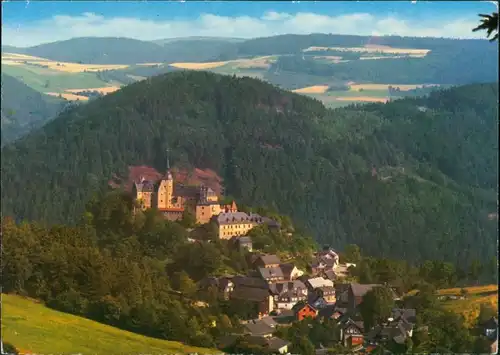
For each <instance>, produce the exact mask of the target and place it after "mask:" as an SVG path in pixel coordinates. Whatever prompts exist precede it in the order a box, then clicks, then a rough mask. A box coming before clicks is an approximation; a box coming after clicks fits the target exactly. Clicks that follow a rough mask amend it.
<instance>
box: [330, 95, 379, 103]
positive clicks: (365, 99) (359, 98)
mask: <svg viewBox="0 0 500 355" xmlns="http://www.w3.org/2000/svg"><path fill="white" fill-rule="evenodd" d="M335 100H337V101H362V102H387V98H385V97H371V96H346V97H336V98H335Z"/></svg>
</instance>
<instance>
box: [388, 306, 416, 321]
mask: <svg viewBox="0 0 500 355" xmlns="http://www.w3.org/2000/svg"><path fill="white" fill-rule="evenodd" d="M391 313H392V315H391V317H392V318H393V319H394V320H399V319H405V320H406V321H408V322H410V323H416V322H417V311H416V310H415V309H414V308H394V309H393V310H392V311H391Z"/></svg>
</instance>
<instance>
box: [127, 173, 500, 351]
mask: <svg viewBox="0 0 500 355" xmlns="http://www.w3.org/2000/svg"><path fill="white" fill-rule="evenodd" d="M133 191H134V193H135V198H136V200H137V201H138V205H139V206H140V208H141V209H142V210H147V209H150V208H156V209H157V210H158V211H159V212H160V213H161V214H162V215H163V217H164V218H165V219H167V220H171V221H178V220H181V219H182V218H183V216H184V215H185V213H186V212H190V213H192V214H193V216H194V218H195V223H196V225H197V226H200V225H206V224H208V223H212V224H214V225H215V226H216V230H217V237H218V239H220V240H224V241H226V242H228V244H227V245H228V246H230V247H231V248H234V249H235V250H240V251H241V252H243V253H245V255H246V258H247V263H248V265H249V266H250V271H249V272H248V273H247V274H245V275H224V276H220V277H214V276H212V277H207V278H205V279H203V280H201V281H199V282H198V284H197V287H198V293H199V294H202V293H207V292H210V291H212V292H215V293H216V294H217V297H219V298H220V299H222V300H226V301H241V302H243V303H245V304H247V305H248V304H250V305H252V306H253V308H254V309H255V310H256V312H255V316H256V317H255V318H254V319H244V320H241V323H242V326H243V334H242V333H237V334H236V333H235V334H232V335H226V336H224V337H222V338H221V339H219V341H218V348H219V349H228V348H231V346H232V345H233V344H234V343H235V342H236V341H237V340H238V339H240V340H241V338H242V336H243V337H244V340H245V343H246V344H249V345H254V346H257V347H259V348H260V349H266V350H267V351H269V352H270V353H280V354H287V353H289V350H290V349H289V348H290V345H291V344H290V342H289V341H287V340H284V339H281V338H279V337H278V336H276V335H275V334H276V332H277V330H278V329H279V328H280V327H289V326H290V325H292V324H293V323H294V322H300V321H303V320H305V319H315V320H318V321H320V322H328V321H333V322H335V324H336V325H337V328H336V329H338V334H337V335H336V338H337V339H338V342H339V344H340V345H341V346H343V347H344V349H349V350H350V351H353V352H357V353H369V352H371V351H373V350H374V349H375V348H377V346H379V345H380V344H387V343H389V342H392V343H393V344H400V345H405V344H406V342H407V341H408V339H411V337H412V335H413V332H414V331H415V328H416V326H417V311H416V310H415V309H413V308H404V307H401V308H398V307H394V308H393V309H392V311H391V315H390V316H389V317H387V319H386V320H385V321H382V322H379V323H378V324H374V325H373V326H372V327H370V329H365V322H364V320H363V317H362V315H361V312H360V306H361V304H362V302H363V297H364V296H365V295H366V294H367V293H368V292H370V291H371V290H373V289H375V288H377V287H384V288H386V289H387V288H389V289H390V291H391V297H392V300H393V301H394V304H395V305H398V303H399V304H402V303H401V302H399V301H400V300H401V299H402V296H403V295H400V294H398V292H397V290H396V288H392V287H390V285H387V284H360V283H358V282H356V280H355V278H353V277H352V275H351V270H352V268H355V267H356V264H354V263H348V262H344V263H341V262H340V259H341V257H340V254H339V253H338V252H336V251H335V250H334V249H332V248H330V247H324V248H323V249H322V250H319V251H316V252H315V253H314V255H313V257H312V260H310V262H309V263H308V265H307V266H306V267H305V268H303V269H300V268H298V267H297V266H296V265H295V264H294V263H293V259H289V260H286V261H285V262H284V261H282V260H280V257H279V256H278V255H276V254H268V253H262V252H260V251H258V250H255V248H254V246H253V241H252V238H251V236H249V235H248V234H249V232H250V231H252V230H253V229H254V228H255V227H257V226H262V225H265V226H266V227H267V228H269V229H270V230H275V231H277V232H278V233H281V232H283V233H285V234H287V235H288V236H290V235H291V234H292V233H291V231H289V230H288V231H283V230H282V226H281V225H280V223H279V222H277V221H275V220H273V219H271V218H268V217H265V216H261V215H259V214H256V213H245V212H242V211H239V210H238V206H237V204H236V202H235V201H232V202H231V203H230V204H221V203H220V201H219V197H218V196H217V194H216V193H215V192H214V190H213V189H212V188H210V187H207V186H204V185H201V186H185V185H183V184H180V183H177V182H175V179H174V176H173V174H172V173H171V171H170V169H169V170H168V171H167V173H166V174H165V176H164V177H163V178H161V179H159V180H158V181H148V180H146V179H144V178H141V179H140V181H137V182H135V183H134V190H133ZM188 241H189V242H192V243H200V241H199V240H196V239H191V238H190V239H189V240H188ZM209 242H210V241H209ZM451 297H457V298H458V297H463V296H459V295H457V296H451ZM197 304H199V305H201V306H203V304H204V302H201V301H198V302H197ZM205 306H207V304H205ZM490 323H491V324H489V325H488V324H487V325H486V326H485V329H484V334H485V335H486V336H487V337H488V338H489V339H491V343H492V344H491V347H492V351H493V350H494V349H496V346H497V341H496V340H495V339H496V329H497V318H494V319H492V321H491V322H490ZM420 327H421V328H422V329H418V330H420V331H422V330H424V331H425V329H426V327H425V326H422V325H421V326H420ZM492 329H495V331H494V333H493V332H492ZM326 353H328V349H327V348H318V349H316V354H318V355H319V354H326Z"/></svg>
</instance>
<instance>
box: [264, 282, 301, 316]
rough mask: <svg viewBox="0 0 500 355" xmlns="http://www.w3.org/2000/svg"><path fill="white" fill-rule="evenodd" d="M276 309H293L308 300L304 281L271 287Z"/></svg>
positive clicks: (272, 285)
mask: <svg viewBox="0 0 500 355" xmlns="http://www.w3.org/2000/svg"><path fill="white" fill-rule="evenodd" d="M269 291H270V292H271V294H272V295H273V297H274V302H275V307H276V309H280V310H283V309H292V308H293V306H294V305H295V304H297V302H300V301H304V300H306V299H307V288H306V286H305V285H304V283H303V282H302V281H299V280H294V281H288V282H276V283H271V284H270V285H269Z"/></svg>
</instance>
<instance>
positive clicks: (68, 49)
mask: <svg viewBox="0 0 500 355" xmlns="http://www.w3.org/2000/svg"><path fill="white" fill-rule="evenodd" d="M486 44H488V41H487V40H479V39H466V40H462V39H447V38H431V37H425V38H421V37H400V36H381V37H374V36H356V35H334V34H318V33H316V34H309V35H291V34H285V35H277V36H270V37H262V38H253V39H238V38H223V37H222V38H219V37H184V38H183V37H180V38H170V39H160V40H154V41H141V40H136V39H131V38H126V37H121V38H117V37H80V38H73V39H69V40H64V41H58V42H52V43H45V44H40V45H37V46H33V47H28V48H16V47H13V46H2V51H3V52H7V51H10V52H13V53H21V54H28V55H32V56H39V57H43V58H48V59H51V60H58V61H68V62H83V63H85V64H136V63H147V62H149V63H151V62H175V61H181V62H182V61H197V62H203V61H209V60H230V59H237V58H244V57H249V56H263V55H276V54H280V55H283V54H297V53H302V51H303V50H304V49H307V48H309V47H314V46H316V47H336V46H337V47H363V46H365V45H381V46H391V47H397V48H413V49H429V50H436V49H439V48H462V47H464V46H465V47H470V46H473V47H477V46H478V45H479V46H481V45H486ZM200 46H201V47H200ZM204 51H208V52H207V53H204Z"/></svg>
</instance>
